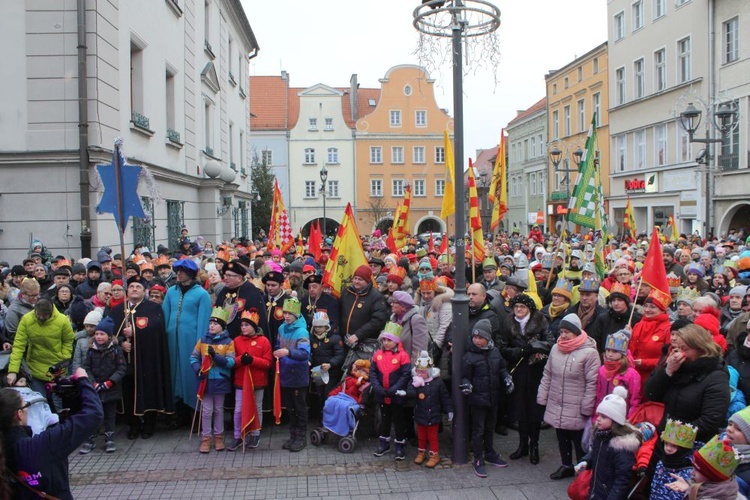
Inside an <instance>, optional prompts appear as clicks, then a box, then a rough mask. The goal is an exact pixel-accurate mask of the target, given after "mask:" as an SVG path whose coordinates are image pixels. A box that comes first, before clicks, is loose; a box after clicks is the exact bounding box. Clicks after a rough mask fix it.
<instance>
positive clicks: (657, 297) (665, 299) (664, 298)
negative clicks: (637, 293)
mask: <svg viewBox="0 0 750 500" xmlns="http://www.w3.org/2000/svg"><path fill="white" fill-rule="evenodd" d="M649 299H650V300H651V301H653V302H654V304H656V305H657V306H658V307H659V308H660V309H661V310H662V311H666V310H667V307H669V304H671V303H672V296H671V295H670V294H668V293H665V292H663V291H661V290H659V289H658V288H653V289H652V290H651V292H650V293H649V294H648V299H647V300H649Z"/></svg>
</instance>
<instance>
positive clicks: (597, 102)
mask: <svg viewBox="0 0 750 500" xmlns="http://www.w3.org/2000/svg"><path fill="white" fill-rule="evenodd" d="M591 101H592V102H593V103H594V113H595V114H596V124H597V125H600V124H601V123H602V95H601V94H600V93H599V92H597V93H596V94H594V95H592V96H591Z"/></svg>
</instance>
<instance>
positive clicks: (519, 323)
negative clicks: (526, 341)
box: [513, 314, 531, 335]
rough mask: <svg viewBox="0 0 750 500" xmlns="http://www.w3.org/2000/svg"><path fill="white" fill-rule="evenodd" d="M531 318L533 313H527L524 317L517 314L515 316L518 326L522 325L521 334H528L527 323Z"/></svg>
mask: <svg viewBox="0 0 750 500" xmlns="http://www.w3.org/2000/svg"><path fill="white" fill-rule="evenodd" d="M529 318H531V314H529V315H527V316H526V317H525V318H523V319H518V317H517V316H513V319H514V320H516V323H518V326H520V327H521V334H522V335H523V334H526V324H527V323H528V322H529Z"/></svg>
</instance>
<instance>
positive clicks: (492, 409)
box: [471, 406, 497, 460]
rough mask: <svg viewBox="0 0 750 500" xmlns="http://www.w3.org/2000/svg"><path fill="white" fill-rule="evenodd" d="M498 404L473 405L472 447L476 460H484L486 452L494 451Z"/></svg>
mask: <svg viewBox="0 0 750 500" xmlns="http://www.w3.org/2000/svg"><path fill="white" fill-rule="evenodd" d="M496 421H497V406H472V407H471V448H472V451H473V453H474V460H484V455H485V454H486V453H494V452H495V448H494V446H493V443H492V440H493V439H494V437H495V422H496Z"/></svg>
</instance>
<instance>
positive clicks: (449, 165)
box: [440, 130, 456, 219]
mask: <svg viewBox="0 0 750 500" xmlns="http://www.w3.org/2000/svg"><path fill="white" fill-rule="evenodd" d="M443 138H444V140H445V187H444V188H443V207H442V208H441V210H440V218H441V219H446V218H448V217H449V216H451V215H453V214H455V213H456V198H455V191H454V188H453V182H454V177H453V170H454V169H455V168H456V167H455V164H454V161H453V147H452V146H451V140H450V138H449V137H448V131H447V130H445V131H443Z"/></svg>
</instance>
